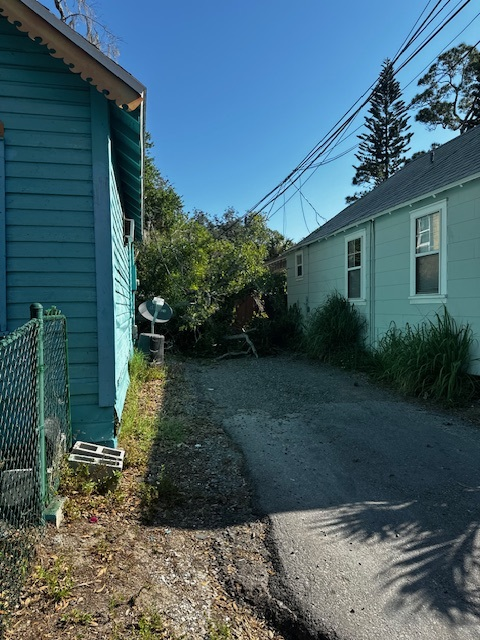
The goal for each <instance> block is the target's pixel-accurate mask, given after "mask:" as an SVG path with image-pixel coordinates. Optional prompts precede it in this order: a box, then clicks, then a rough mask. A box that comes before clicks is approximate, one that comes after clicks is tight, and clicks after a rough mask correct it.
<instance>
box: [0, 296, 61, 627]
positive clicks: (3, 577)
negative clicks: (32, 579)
mask: <svg viewBox="0 0 482 642" xmlns="http://www.w3.org/2000/svg"><path fill="white" fill-rule="evenodd" d="M31 314H32V317H34V318H32V319H31V320H30V321H29V322H28V323H26V324H25V325H24V326H22V327H21V328H19V329H18V330H15V331H14V332H12V333H11V334H9V335H8V336H6V337H4V338H3V339H0V633H1V632H2V631H3V627H4V622H5V616H6V615H7V614H8V613H9V611H10V610H11V609H12V608H13V607H14V605H15V604H16V602H17V600H18V597H19V594H20V590H21V587H22V584H23V581H24V579H25V576H26V574H27V572H28V570H29V567H30V563H31V560H32V557H33V553H34V548H35V543H36V542H37V541H38V539H39V537H40V535H41V532H42V528H43V526H44V509H45V507H46V505H47V504H48V503H49V501H51V499H52V498H53V496H54V494H55V491H56V489H57V487H58V483H59V472H60V466H61V462H62V458H63V455H64V453H65V452H66V450H67V449H68V448H70V446H71V426H70V406H69V383H68V363H67V328H66V319H65V317H64V316H63V315H61V314H60V313H59V312H58V311H57V310H51V311H47V312H46V313H45V315H44V313H43V308H42V306H40V305H38V304H35V305H33V306H31Z"/></svg>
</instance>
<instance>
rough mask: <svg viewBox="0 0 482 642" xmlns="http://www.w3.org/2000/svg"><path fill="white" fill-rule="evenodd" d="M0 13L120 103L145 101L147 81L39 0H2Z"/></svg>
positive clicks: (131, 104) (129, 106)
mask: <svg viewBox="0 0 482 642" xmlns="http://www.w3.org/2000/svg"><path fill="white" fill-rule="evenodd" d="M0 15H2V16H4V17H5V18H6V19H7V20H8V21H9V22H10V23H11V24H13V25H14V26H15V27H16V28H17V29H18V30H19V31H21V32H24V33H26V34H27V35H28V37H29V38H30V39H31V40H35V41H37V42H39V43H40V44H43V45H45V46H47V47H48V49H49V53H50V55H51V56H52V57H53V58H60V59H61V60H63V62H64V63H65V64H66V65H67V66H68V67H69V68H70V70H71V71H72V73H75V74H79V75H80V77H81V78H82V79H83V80H85V81H86V82H88V83H89V84H91V85H93V86H94V87H95V88H96V89H97V91H99V92H100V93H101V94H103V95H104V96H105V97H106V98H108V99H109V100H112V101H114V102H115V103H116V104H117V105H118V106H119V107H121V108H123V109H127V110H128V111H134V110H135V109H137V107H139V105H140V104H141V103H142V102H143V100H144V95H145V91H146V89H145V87H144V85H142V84H141V83H140V82H139V81H138V80H137V79H136V78H134V76H132V75H131V74H129V73H128V72H127V71H126V70H125V69H123V68H122V67H121V66H120V65H118V64H117V63H116V62H114V61H113V60H111V59H110V58H108V57H107V56H106V55H105V54H103V53H102V52H101V51H100V50H99V49H97V47H95V46H94V45H92V44H91V43H90V42H88V41H87V40H86V39H85V38H84V37H83V36H81V35H80V34H78V33H77V32H76V31H74V30H73V29H71V28H70V27H69V26H67V25H66V24H64V23H63V22H62V21H61V20H59V19H58V18H57V17H56V16H54V15H53V14H52V13H51V12H50V11H49V10H48V9H47V8H46V7H44V6H43V5H42V4H40V2H37V0H0Z"/></svg>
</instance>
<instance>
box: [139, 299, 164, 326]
mask: <svg viewBox="0 0 482 642" xmlns="http://www.w3.org/2000/svg"><path fill="white" fill-rule="evenodd" d="M138 310H139V313H140V314H141V315H142V316H143V317H144V319H147V320H148V321H150V322H151V332H152V334H154V326H155V324H156V323H167V322H168V321H169V319H170V318H171V317H172V308H171V306H170V305H168V304H167V303H166V302H165V301H164V299H163V298H162V297H160V296H155V297H154V298H153V299H152V300H151V301H145V302H144V303H141V304H140V306H139V308H138Z"/></svg>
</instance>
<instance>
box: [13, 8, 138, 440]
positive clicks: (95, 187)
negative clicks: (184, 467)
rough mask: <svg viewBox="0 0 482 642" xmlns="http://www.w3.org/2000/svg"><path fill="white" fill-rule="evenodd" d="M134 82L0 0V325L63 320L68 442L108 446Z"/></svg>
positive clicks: (129, 210)
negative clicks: (55, 313)
mask: <svg viewBox="0 0 482 642" xmlns="http://www.w3.org/2000/svg"><path fill="white" fill-rule="evenodd" d="M144 98H145V88H144V86H143V85H142V84H141V83H140V82H139V81H138V80H136V79H135V78H134V77H133V76H131V75H130V74H129V73H128V72H127V71H125V70H124V69H123V68H122V67H120V66H119V65H118V64H116V63H115V62H113V61H112V60H110V59H109V58H107V57H106V56H105V55H103V54H102V53H101V52H100V51H99V50H98V49H97V48H96V47H94V46H93V45H91V44H90V43H89V42H87V41H86V40H85V39H84V38H83V37H82V36H80V35H79V34H77V33H76V32H75V31H73V30H72V29H70V28H69V27H67V26H66V25H65V24H64V23H62V22H61V21H60V20H59V19H58V18H56V17H55V16H54V15H53V14H52V13H50V12H49V11H48V10H47V9H46V8H45V7H44V6H43V5H42V4H40V3H39V2H36V0H0V333H8V332H11V331H13V330H14V329H16V328H17V327H19V326H20V325H22V324H23V323H25V322H26V321H27V320H28V318H29V307H30V304H31V303H33V302H40V303H41V304H42V305H43V306H44V307H45V308H48V307H51V306H56V307H57V308H59V309H60V310H61V312H62V313H63V314H65V315H66V317H67V324H68V342H69V372H70V391H71V409H72V412H71V414H72V430H73V436H74V439H82V440H85V441H92V442H98V443H103V444H108V445H113V444H115V440H116V430H117V425H118V421H119V419H120V417H121V414H122V409H123V405H124V400H125V395H126V391H127V387H128V384H129V373H128V361H129V357H130V355H131V354H132V349H133V331H134V317H135V309H134V291H135V289H136V275H135V265H134V247H133V244H134V241H135V240H140V239H141V238H142V217H143V209H142V201H143V193H142V192H143V188H142V185H143V183H142V172H143V141H144V109H145V108H144V105H145V100H144Z"/></svg>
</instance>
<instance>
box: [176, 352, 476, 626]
mask: <svg viewBox="0 0 482 642" xmlns="http://www.w3.org/2000/svg"><path fill="white" fill-rule="evenodd" d="M186 377H187V379H188V381H190V382H191V384H192V386H193V387H194V389H195V390H196V391H197V394H198V395H199V396H200V397H201V399H202V400H203V401H204V403H205V407H206V412H208V413H210V414H211V415H212V416H213V418H214V419H215V420H217V421H219V422H221V423H222V425H223V426H224V428H225V430H226V431H227V432H228V433H229V435H230V436H231V437H232V438H233V439H234V441H235V442H236V443H237V444H238V445H239V446H240V447H241V449H242V450H243V452H244V456H245V459H246V465H247V468H248V469H249V473H250V476H251V478H252V481H253V483H254V486H255V489H256V494H257V504H258V508H259V510H260V512H261V513H262V514H264V515H268V516H269V518H270V522H271V537H272V543H273V546H274V549H275V551H276V554H277V556H278V566H279V569H278V579H279V580H280V582H279V586H278V591H279V595H280V597H281V598H282V599H283V600H284V601H285V602H288V603H289V606H290V608H294V609H295V610H298V611H299V612H301V614H302V616H303V618H304V620H305V622H306V624H307V626H308V628H309V630H311V631H312V633H313V637H322V636H326V637H335V636H336V637H339V638H342V639H479V610H478V583H479V572H478V560H479V554H478V538H479V528H478V526H479V493H478V485H479V435H478V430H477V428H476V427H475V426H473V425H472V424H469V423H465V422H464V421H462V420H461V419H457V418H454V417H452V416H451V415H448V414H445V413H442V412H434V411H431V410H430V409H427V408H426V407H424V406H421V405H418V404H415V403H409V402H406V401H404V400H402V399H400V398H399V397H396V396H394V395H391V394H390V393H388V392H387V391H385V390H381V389H378V388H376V387H374V386H373V385H371V384H369V383H368V382H367V381H366V380H365V379H364V378H363V377H362V376H360V375H357V374H347V373H343V372H340V371H338V370H336V369H332V368H330V367H328V366H325V365H322V364H319V363H314V362H309V361H306V360H303V359H297V358H295V357H291V356H278V357H269V358H260V359H259V360H256V359H241V360H225V361H220V362H210V363H203V364H201V363H199V362H190V363H188V364H186Z"/></svg>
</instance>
